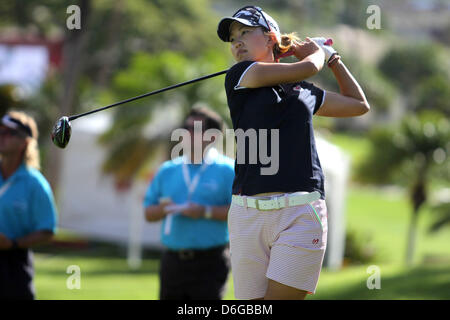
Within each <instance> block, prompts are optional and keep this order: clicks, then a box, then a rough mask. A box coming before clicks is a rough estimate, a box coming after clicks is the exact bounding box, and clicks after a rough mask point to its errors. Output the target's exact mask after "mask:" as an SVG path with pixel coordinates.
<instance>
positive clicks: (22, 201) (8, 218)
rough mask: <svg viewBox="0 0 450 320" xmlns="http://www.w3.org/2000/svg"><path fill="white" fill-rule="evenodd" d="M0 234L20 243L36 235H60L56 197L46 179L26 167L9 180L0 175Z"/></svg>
mask: <svg viewBox="0 0 450 320" xmlns="http://www.w3.org/2000/svg"><path fill="white" fill-rule="evenodd" d="M0 193H1V195H0V233H3V234H5V235H6V236H7V237H8V238H10V239H17V238H21V237H23V236H26V235H28V234H30V233H32V232H35V231H41V230H49V231H52V232H55V231H56V222H57V213H56V209H55V204H54V199H53V193H52V190H51V188H50V185H49V184H48V182H47V180H46V179H45V178H44V176H43V175H42V174H41V173H40V172H39V171H38V170H36V169H33V168H29V167H27V166H26V165H24V164H22V165H21V166H20V167H19V168H18V169H17V170H16V172H14V174H13V175H12V176H10V177H9V178H8V179H7V180H5V179H4V178H3V176H2V174H1V172H0Z"/></svg>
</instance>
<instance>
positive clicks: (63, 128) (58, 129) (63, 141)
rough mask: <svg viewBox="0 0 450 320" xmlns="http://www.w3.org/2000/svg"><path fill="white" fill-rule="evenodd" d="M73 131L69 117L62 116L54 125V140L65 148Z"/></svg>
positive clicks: (60, 146)
mask: <svg viewBox="0 0 450 320" xmlns="http://www.w3.org/2000/svg"><path fill="white" fill-rule="evenodd" d="M71 133H72V127H71V125H70V121H69V118H68V117H62V118H60V119H59V120H58V121H57V122H56V123H55V125H54V126H53V130H52V141H53V143H54V144H55V145H56V146H57V147H59V148H62V149H64V148H65V147H66V146H67V144H68V143H69V140H70V135H71Z"/></svg>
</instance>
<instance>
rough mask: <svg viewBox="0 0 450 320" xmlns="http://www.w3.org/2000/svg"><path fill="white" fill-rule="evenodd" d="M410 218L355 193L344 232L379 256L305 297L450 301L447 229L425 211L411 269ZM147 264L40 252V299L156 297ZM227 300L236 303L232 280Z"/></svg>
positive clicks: (389, 202)
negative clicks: (434, 225)
mask: <svg viewBox="0 0 450 320" xmlns="http://www.w3.org/2000/svg"><path fill="white" fill-rule="evenodd" d="M409 218H410V208H409V204H408V202H407V201H406V200H405V196H404V195H403V194H402V193H401V192H399V191H392V190H380V189H365V188H360V187H352V188H350V189H349V194H348V198H347V226H348V228H350V229H352V230H355V229H356V230H358V233H362V234H366V235H370V236H371V237H372V238H373V245H374V246H375V248H376V250H377V252H378V258H377V260H376V261H374V262H371V263H370V264H367V265H356V266H354V265H350V266H347V267H345V268H343V269H342V270H341V271H338V272H333V271H329V270H327V269H326V268H325V269H323V271H322V274H321V277H320V280H319V285H318V288H317V292H316V294H315V295H313V296H309V297H308V299H450V245H449V244H450V228H446V229H443V230H442V231H441V232H439V233H436V234H428V233H427V232H426V228H427V226H428V225H429V224H430V221H431V218H432V214H431V212H429V211H427V210H424V211H423V212H422V213H421V217H420V219H419V228H418V233H417V242H416V244H417V246H416V249H417V250H416V256H415V265H414V267H412V268H407V267H404V265H403V260H404V256H405V248H406V232H407V226H408V222H409ZM144 258H145V259H144V261H143V265H142V268H141V269H140V270H139V271H130V270H129V269H128V266H127V264H126V259H125V253H124V251H123V250H122V249H119V248H117V247H115V246H111V245H102V244H97V243H93V244H90V245H88V246H87V248H85V249H57V250H56V249H53V248H42V250H40V252H37V253H36V254H35V267H36V278H35V285H36V289H37V298H38V299H150V300H153V299H158V290H159V283H158V267H159V260H158V256H157V254H155V253H151V252H146V253H145V255H144ZM427 261H428V262H427ZM70 265H77V266H79V267H80V270H81V288H80V289H72V290H70V289H68V288H67V280H68V279H69V277H70V276H71V275H70V274H67V273H66V270H67V268H68V267H69V266H70ZM370 265H377V266H378V267H379V268H380V271H381V289H379V290H377V289H374V290H369V289H368V288H367V284H366V283H367V279H368V277H369V276H370V274H368V273H367V268H368V267H369V266H370ZM69 284H70V283H69ZM225 299H234V293H233V283H232V279H231V275H230V277H229V280H228V290H227V294H226V296H225Z"/></svg>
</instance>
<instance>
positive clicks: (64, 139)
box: [51, 70, 228, 148]
mask: <svg viewBox="0 0 450 320" xmlns="http://www.w3.org/2000/svg"><path fill="white" fill-rule="evenodd" d="M227 71H228V70H224V71H220V72H216V73H213V74H210V75H207V76H203V77H200V78H197V79H193V80H189V81H186V82H182V83H178V84H175V85H172V86H169V87H166V88H163V89H159V90H155V91H152V92H149V93H145V94H142V95H140V96H137V97H133V98H130V99H126V100H123V101H119V102H116V103H113V104H111V105H108V106H105V107H102V108H98V109H95V110H92V111H88V112H85V113H80V114H77V115H73V116H69V117H67V116H63V117H61V118H60V119H59V120H58V121H57V122H56V123H55V125H54V126H53V129H52V134H51V138H52V141H53V143H54V144H55V145H56V146H57V147H59V148H65V147H66V146H67V144H68V143H69V140H70V136H71V134H72V126H71V124H70V121H73V120H75V119H78V118H81V117H84V116H87V115H90V114H93V113H96V112H99V111H103V110H106V109H109V108H112V107H115V106H118V105H121V104H125V103H128V102H131V101H134V100H138V99H141V98H145V97H148V96H151V95H154V94H157V93H161V92H164V91H167V90H171V89H175V88H178V87H181V86H184V85H187V84H190V83H194V82H197V81H201V80H205V79H209V78H213V77H216V76H220V75H222V74H224V73H226V72H227Z"/></svg>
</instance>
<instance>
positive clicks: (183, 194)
mask: <svg viewBox="0 0 450 320" xmlns="http://www.w3.org/2000/svg"><path fill="white" fill-rule="evenodd" d="M201 167H202V165H200V164H187V168H188V171H189V176H190V179H191V181H192V179H193V178H194V177H195V175H196V174H197V173H198V172H199V170H202V169H201ZM233 179H234V161H233V160H232V159H231V158H228V157H226V156H223V155H221V154H219V153H216V154H215V156H214V160H213V161H212V163H211V164H209V165H207V166H206V167H205V168H204V169H203V170H202V171H201V173H200V178H199V180H198V184H197V187H196V188H195V190H194V191H193V193H192V195H191V199H190V201H191V202H195V203H197V204H200V205H205V206H206V205H210V206H224V205H229V204H230V203H231V189H232V186H233ZM166 197H170V198H171V199H172V201H173V202H174V203H176V204H183V203H186V202H187V201H188V187H187V185H186V183H185V181H184V179H183V158H182V157H179V158H176V159H174V160H169V161H166V162H164V163H163V164H162V165H161V167H160V168H159V169H158V171H157V173H156V175H155V177H154V179H153V180H152V182H151V184H150V186H149V188H148V190H147V193H146V195H145V199H144V207H148V206H150V205H157V204H158V203H159V199H161V198H166ZM168 220H170V221H168ZM161 243H162V244H163V245H165V246H166V247H168V248H169V249H173V250H180V249H206V248H210V247H215V246H220V245H224V244H226V243H228V230H227V222H226V221H219V220H214V219H205V218H199V219H193V218H190V217H186V216H183V215H181V214H179V213H174V214H172V215H171V217H169V216H166V217H165V218H164V219H163V223H162V228H161Z"/></svg>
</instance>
